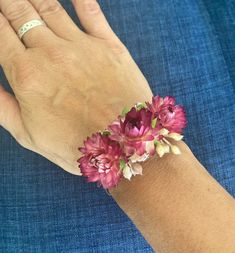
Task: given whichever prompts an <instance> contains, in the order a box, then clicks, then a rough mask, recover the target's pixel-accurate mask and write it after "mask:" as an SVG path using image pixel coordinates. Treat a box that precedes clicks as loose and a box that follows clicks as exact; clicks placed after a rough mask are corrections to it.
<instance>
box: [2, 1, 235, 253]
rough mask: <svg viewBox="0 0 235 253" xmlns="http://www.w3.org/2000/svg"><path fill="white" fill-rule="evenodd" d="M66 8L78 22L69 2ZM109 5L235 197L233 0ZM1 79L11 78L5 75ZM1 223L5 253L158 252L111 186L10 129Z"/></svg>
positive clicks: (191, 139)
mask: <svg viewBox="0 0 235 253" xmlns="http://www.w3.org/2000/svg"><path fill="white" fill-rule="evenodd" d="M62 3H63V4H64V5H65V6H66V9H67V10H68V11H69V13H70V14H71V15H72V16H73V18H74V19H75V20H76V22H78V20H77V18H76V17H75V13H74V11H73V9H72V6H71V4H70V3H69V1H62ZM100 3H101V5H102V7H103V10H104V12H105V14H106V16H107V18H108V20H109V21H110V23H111V25H112V27H113V29H114V31H115V32H116V33H117V34H118V35H119V37H120V38H121V39H122V41H123V42H124V43H125V44H126V45H127V47H128V48H129V50H130V51H131V53H132V55H133V57H134V58H135V60H136V61H137V63H138V65H139V66H140V68H141V70H142V71H143V73H144V74H145V76H146V77H147V79H148V81H149V83H150V85H151V88H152V90H153V92H154V93H155V94H160V95H162V96H165V95H168V94H170V95H173V96H175V97H176V98H177V102H178V103H182V104H183V105H185V107H186V111H187V114H188V122H189V124H188V128H187V130H186V131H185V140H186V142H187V143H188V145H189V146H190V147H191V149H192V150H193V152H194V154H195V155H196V157H197V158H198V159H199V160H200V162H201V163H202V164H203V165H204V166H205V167H206V168H207V169H208V171H209V172H210V173H211V175H212V176H213V177H214V178H215V179H216V180H218V181H219V182H220V184H221V185H222V186H223V187H224V188H225V189H227V191H229V192H230V193H231V194H232V195H233V196H235V166H234V159H235V155H234V153H235V143H234V142H235V139H234V134H235V128H234V125H235V114H234V112H235V110H234V89H233V85H234V83H235V62H234V61H235V4H234V2H233V1H229V0H224V1H223V0H216V1H213V0H204V1H202V0H164V1H160V0H148V1H147V0H145V1H143V0H103V1H100ZM0 77H1V78H0V79H1V80H0V81H4V80H5V79H4V75H3V73H2V72H1V73H0ZM6 83H7V82H5V84H6ZM7 88H8V89H9V86H7ZM159 204H161V203H159ZM0 224H1V225H0V252H3V253H10V252H14V253H21V252H22V253H37V252H38V253H54V252H66V253H74V252H81V253H85V252H86V253H88V252H102V253H103V252H104V253H105V252H107V253H110V252H120V253H121V252H141V253H142V252H153V250H152V249H151V247H150V246H149V244H148V243H147V242H146V241H145V240H144V238H143V237H142V236H141V234H140V233H139V231H138V230H137V229H136V227H135V226H134V225H133V223H132V222H131V221H130V220H129V218H128V217H127V216H126V215H125V214H124V213H123V212H122V211H121V209H120V208H119V207H118V206H117V204H116V203H115V202H114V200H113V199H112V198H111V197H110V196H108V195H107V194H106V193H105V192H104V191H103V190H102V189H99V188H98V189H97V188H96V185H95V184H87V183H86V182H85V180H84V179H83V178H82V177H77V176H73V175H70V174H68V173H66V172H64V171H63V170H62V169H60V168H58V167H57V166H55V165H54V164H52V163H51V162H49V161H47V160H46V159H44V158H43V157H41V156H39V155H37V154H34V153H33V152H30V151H27V150H25V149H23V148H21V147H20V146H19V145H18V144H17V143H16V142H15V141H14V139H13V138H12V137H11V136H10V135H9V134H8V133H7V132H6V131H5V130H4V129H0Z"/></svg>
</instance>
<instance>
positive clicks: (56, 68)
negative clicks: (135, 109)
mask: <svg viewBox="0 0 235 253" xmlns="http://www.w3.org/2000/svg"><path fill="white" fill-rule="evenodd" d="M73 4H74V7H75V9H76V12H77V14H78V17H79V19H80V21H81V23H82V25H83V27H84V29H85V30H86V33H85V32H83V31H81V30H80V29H79V28H78V27H77V26H76V25H75V24H74V23H73V21H72V20H71V19H70V17H69V16H68V14H67V13H66V12H65V10H64V9H63V8H62V7H61V5H60V4H59V3H58V2H57V1H55V0H50V1H48V0H30V1H27V0H17V1H16V0H0V9H1V12H2V14H0V38H1V39H0V64H1V66H2V67H3V70H4V72H5V74H6V76H7V79H8V80H9V83H10V85H11V87H12V89H13V91H14V94H15V96H12V95H10V94H9V93H7V92H6V91H5V90H4V89H3V87H1V88H0V124H1V125H2V126H3V127H4V128H5V129H6V130H8V131H9V132H10V133H11V134H12V135H13V136H14V138H15V139H16V140H17V141H18V142H19V143H20V144H21V145H22V146H23V147H25V148H27V149H29V150H32V151H34V152H37V153H38V154H41V155H43V156H44V157H46V158H48V159H49V160H50V161H52V162H54V163H55V164H57V165H59V166H60V167H62V168H63V169H65V170H66V171H68V172H70V173H73V174H77V175H80V174H81V173H80V170H79V168H78V166H77V159H78V158H79V156H80V153H79V151H78V149H77V148H78V147H79V146H82V144H83V141H84V139H86V137H87V136H89V135H91V134H92V133H93V132H97V131H99V130H104V129H105V128H106V126H107V125H108V124H109V123H111V122H112V121H113V120H114V119H115V118H116V117H117V115H118V114H120V112H121V110H122V109H123V107H124V106H132V105H134V103H136V102H140V101H147V100H149V99H150V98H151V96H152V92H151V90H150V88H149V86H148V83H147V81H146V79H145V78H144V76H143V75H142V73H141V71H140V70H139V68H138V67H137V66H136V64H135V62H134V61H133V59H132V57H131V56H130V54H129V52H128V50H127V49H126V47H125V46H124V45H123V44H122V43H121V42H120V40H119V39H118V38H117V36H116V35H115V34H114V32H113V31H112V29H111V28H110V26H109V25H108V23H107V21H106V19H105V17H104V15H103V13H102V11H101V9H100V7H99V5H98V3H97V2H96V1H95V0H76V1H73ZM40 18H41V19H43V20H44V21H45V23H46V24H47V26H39V27H36V28H34V29H32V30H30V31H29V32H28V33H26V34H25V35H24V37H23V41H20V39H19V38H18V36H17V35H16V31H18V29H19V28H20V27H21V26H22V25H23V24H24V23H26V22H28V21H30V20H32V19H40ZM14 30H15V31H14Z"/></svg>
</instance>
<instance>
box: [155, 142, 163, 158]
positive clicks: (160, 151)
mask: <svg viewBox="0 0 235 253" xmlns="http://www.w3.org/2000/svg"><path fill="white" fill-rule="evenodd" d="M156 151H157V153H158V155H159V156H160V157H162V156H163V155H164V154H165V148H164V145H162V144H160V143H158V144H157V147H156Z"/></svg>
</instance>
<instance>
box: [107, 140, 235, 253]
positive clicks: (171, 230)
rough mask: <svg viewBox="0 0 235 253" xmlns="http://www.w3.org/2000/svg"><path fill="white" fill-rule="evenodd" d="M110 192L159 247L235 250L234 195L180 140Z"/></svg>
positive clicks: (166, 250)
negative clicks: (175, 147)
mask: <svg viewBox="0 0 235 253" xmlns="http://www.w3.org/2000/svg"><path fill="white" fill-rule="evenodd" d="M180 146H181V150H183V154H182V155H180V156H174V155H172V154H168V155H166V156H165V157H164V158H163V159H157V158H153V159H152V160H149V161H147V162H146V163H145V164H144V171H143V173H144V175H143V176H136V177H134V178H133V179H132V180H131V182H128V181H127V180H122V181H121V183H120V184H119V185H118V187H117V189H114V190H111V194H112V196H113V197H114V199H115V200H116V201H117V203H118V205H119V206H120V207H121V208H122V209H123V210H124V212H126V214H127V215H128V216H129V217H130V219H131V220H132V221H133V222H134V224H135V225H136V226H137V228H138V229H139V230H140V232H141V233H142V235H143V236H144V237H145V238H146V240H147V241H148V242H149V243H150V245H151V246H152V247H153V249H154V250H156V251H157V252H159V253H184V252H187V253H191V252H195V253H201V252H203V253H204V252H205V253H210V252H213V253H230V252H231V253H234V252H235V241H234V238H235V201H234V199H233V198H232V197H231V196H230V195H229V194H228V193H227V192H226V191H225V190H224V189H223V188H222V187H221V186H220V185H219V184H218V183H217V182H216V181H215V180H214V179H213V178H212V177H211V176H210V175H209V174H208V173H207V171H206V170H205V168H204V167H203V166H202V165H201V164H200V163H199V162H198V161H197V159H196V158H195V157H194V156H193V154H192V153H191V151H190V150H189V149H188V147H187V146H186V145H184V143H183V142H181V144H180Z"/></svg>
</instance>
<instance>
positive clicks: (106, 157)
mask: <svg viewBox="0 0 235 253" xmlns="http://www.w3.org/2000/svg"><path fill="white" fill-rule="evenodd" d="M79 150H80V151H81V152H82V153H83V154H84V155H83V156H82V157H81V158H80V159H78V162H79V163H80V164H79V167H80V169H81V172H82V174H83V176H86V177H87V182H98V186H100V185H102V186H103V188H105V189H108V188H111V187H114V186H116V185H117V184H118V182H119V180H120V179H121V177H122V172H121V171H120V159H125V158H123V152H122V149H121V147H120V145H119V144H118V143H117V142H116V141H113V140H111V139H110V138H109V137H108V136H104V135H102V134H101V133H96V134H93V135H92V137H88V138H87V140H86V141H84V147H81V148H79Z"/></svg>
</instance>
